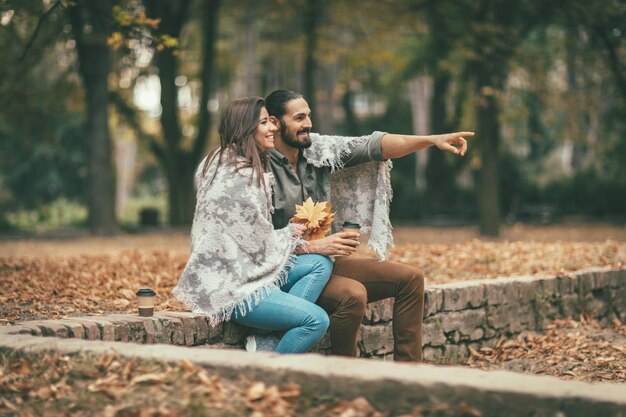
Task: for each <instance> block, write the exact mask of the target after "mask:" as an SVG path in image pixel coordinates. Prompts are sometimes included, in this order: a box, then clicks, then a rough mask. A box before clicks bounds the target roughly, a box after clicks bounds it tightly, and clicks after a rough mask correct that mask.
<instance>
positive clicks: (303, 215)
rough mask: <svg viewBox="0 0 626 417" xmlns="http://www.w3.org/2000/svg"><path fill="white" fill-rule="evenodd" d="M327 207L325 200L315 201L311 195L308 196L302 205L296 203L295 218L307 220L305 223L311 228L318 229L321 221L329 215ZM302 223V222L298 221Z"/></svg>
mask: <svg viewBox="0 0 626 417" xmlns="http://www.w3.org/2000/svg"><path fill="white" fill-rule="evenodd" d="M325 208H326V203H325V202H323V201H322V202H320V203H314V202H313V199H312V198H311V197H309V198H307V199H306V201H305V202H304V203H302V205H301V206H300V205H297V204H296V214H295V215H294V216H293V219H292V221H293V220H294V219H300V220H305V221H306V222H305V223H302V224H305V225H306V226H307V228H308V229H309V230H313V229H316V228H318V227H320V222H323V221H324V220H325V219H326V217H327V216H328V212H327V211H325V210H324V209H325ZM298 223H300V222H298Z"/></svg>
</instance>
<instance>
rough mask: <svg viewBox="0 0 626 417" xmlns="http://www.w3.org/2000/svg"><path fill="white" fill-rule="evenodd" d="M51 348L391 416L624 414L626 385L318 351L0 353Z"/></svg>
mask: <svg viewBox="0 0 626 417" xmlns="http://www.w3.org/2000/svg"><path fill="white" fill-rule="evenodd" d="M50 350H54V351H57V352H60V353H64V354H77V353H80V352H90V353H94V354H104V353H108V354H111V353H113V354H118V355H121V356H125V357H137V358H141V359H156V360H161V361H164V362H169V363H173V364H175V363H177V362H179V361H181V360H183V359H186V360H189V361H191V362H193V363H195V364H197V365H199V366H202V367H204V368H205V369H207V370H209V371H212V372H216V373H218V374H220V375H221V376H222V377H225V378H238V377H240V375H242V374H244V375H246V377H248V378H251V379H255V380H260V381H265V382H266V383H271V384H286V383H290V382H295V383H298V384H300V385H301V387H302V390H303V392H304V393H308V394H309V395H311V396H320V395H324V394H326V395H332V396H334V397H343V398H347V399H351V398H354V397H357V396H364V397H366V398H367V399H368V400H369V401H370V402H371V403H372V404H373V405H374V406H375V407H376V408H377V409H379V410H383V411H384V412H387V413H389V414H390V415H398V414H401V413H407V412H410V411H411V410H412V409H413V408H414V407H415V406H416V405H419V404H425V403H426V404H427V403H433V402H436V403H441V404H446V405H449V406H451V407H455V406H457V405H459V404H460V403H462V402H464V403H466V404H468V405H470V406H472V407H475V408H477V409H478V410H479V411H480V413H481V415H482V416H483V417H501V416H512V417H515V416H528V415H533V416H546V417H547V416H559V415H563V416H567V417H587V416H603V417H618V416H619V417H623V416H624V415H625V414H626V387H625V386H623V385H616V384H589V383H583V382H574V381H562V380H560V379H558V378H554V377H549V376H534V375H524V374H517V373H513V372H507V371H490V372H485V371H480V370H475V369H470V368H465V367H450V366H433V365H416V364H403V363H393V362H380V361H366V360H359V359H348V358H339V357H325V356H322V355H319V354H306V355H278V354H273V353H248V352H245V351H240V350H218V349H190V348H187V347H178V346H172V345H137V344H132V343H125V342H97V341H96V342H94V341H87V340H78V339H59V338H56V337H50V338H41V337H35V336H30V335H13V336H10V337H6V336H4V337H2V338H0V352H1V351H22V352H24V353H25V354H28V353H29V352H42V351H50Z"/></svg>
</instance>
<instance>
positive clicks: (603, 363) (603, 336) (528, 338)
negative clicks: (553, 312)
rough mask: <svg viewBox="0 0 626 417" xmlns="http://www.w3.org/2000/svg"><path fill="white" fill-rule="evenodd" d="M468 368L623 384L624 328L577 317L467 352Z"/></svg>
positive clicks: (625, 373)
mask: <svg viewBox="0 0 626 417" xmlns="http://www.w3.org/2000/svg"><path fill="white" fill-rule="evenodd" d="M470 353H471V356H470V358H469V360H468V362H467V364H468V365H469V366H471V367H473V368H480V369H485V370H490V369H507V370H510V371H516V372H526V373H532V374H539V375H552V376H557V377H559V378H561V379H574V380H578V381H587V382H620V383H624V382H626V326H625V325H624V324H623V323H621V322H620V321H618V320H614V321H613V323H611V325H603V324H600V323H598V322H597V321H595V320H588V319H585V317H581V320H580V321H575V320H572V319H568V320H556V321H554V322H552V323H551V324H550V325H549V327H548V330H547V332H546V333H545V334H537V333H535V332H523V333H521V334H520V335H518V336H517V337H516V338H514V339H509V340H506V339H502V340H500V341H499V342H498V344H497V345H496V346H495V347H494V348H488V347H484V348H481V349H480V350H479V351H475V350H471V351H470Z"/></svg>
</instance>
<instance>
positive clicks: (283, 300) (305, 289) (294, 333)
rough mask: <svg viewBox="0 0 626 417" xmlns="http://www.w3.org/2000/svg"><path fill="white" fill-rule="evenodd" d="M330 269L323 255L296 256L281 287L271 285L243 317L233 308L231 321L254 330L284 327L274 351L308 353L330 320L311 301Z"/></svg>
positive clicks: (317, 293)
mask: <svg viewBox="0 0 626 417" xmlns="http://www.w3.org/2000/svg"><path fill="white" fill-rule="evenodd" d="M332 269H333V263H332V262H331V260H330V259H329V258H328V257H326V256H322V255H315V254H307V255H299V256H298V258H297V261H296V264H295V266H294V268H293V269H292V270H291V271H290V272H289V274H288V277H287V282H286V283H285V284H284V285H283V286H282V287H280V289H278V288H273V289H272V290H271V291H270V294H269V295H268V296H267V297H266V298H264V299H263V300H262V301H261V302H260V303H259V304H258V305H256V306H254V307H253V308H252V311H248V312H247V313H246V315H245V316H242V315H241V313H240V312H239V310H238V309H237V310H235V313H233V316H232V320H233V321H235V322H237V323H239V324H243V325H244V326H248V327H254V328H257V329H263V330H282V331H285V330H286V332H285V334H284V335H283V337H282V339H280V342H279V343H278V346H277V347H276V352H279V353H303V352H308V351H309V350H310V349H311V348H312V347H313V346H314V345H315V344H316V343H317V342H319V340H320V339H321V338H322V336H324V333H326V330H327V329H328V325H329V323H330V321H329V318H328V314H326V312H325V311H324V310H323V309H322V308H321V307H319V306H318V305H316V304H314V303H315V301H316V300H317V298H318V297H319V296H320V294H321V293H322V290H323V289H324V287H325V286H326V283H327V282H328V279H329V278H330V273H331V272H332Z"/></svg>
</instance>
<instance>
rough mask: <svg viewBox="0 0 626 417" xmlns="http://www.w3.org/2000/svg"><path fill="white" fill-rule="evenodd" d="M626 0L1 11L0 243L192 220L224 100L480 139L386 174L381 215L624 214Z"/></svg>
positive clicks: (445, 218) (506, 217) (110, 4)
mask: <svg viewBox="0 0 626 417" xmlns="http://www.w3.org/2000/svg"><path fill="white" fill-rule="evenodd" d="M624 22H626V2H624V1H623V0H605V1H601V2H585V1H582V0H568V1H567V2H565V3H563V2H558V3H557V2H555V1H543V2H540V1H538V0H522V1H518V2H514V3H511V2H505V1H499V0H479V1H476V0H473V1H470V0H460V1H457V2H441V1H439V2H437V1H434V0H413V1H405V0H378V1H373V0H360V1H358V2H357V1H350V0H343V1H335V2H331V1H327V0H323V1H314V0H290V1H286V0H272V1H263V2H259V1H253V0H234V1H228V2H226V1H219V0H180V1H166V0H143V1H142V0H106V1H97V2H92V1H86V0H85V1H65V0H63V1H62V0H24V1H10V0H0V45H1V47H2V51H3V65H1V66H0V229H5V230H8V229H13V230H16V229H36V228H38V227H39V228H41V227H44V226H45V225H47V226H49V227H51V226H67V225H77V226H88V227H89V228H90V229H91V230H92V231H93V232H95V233H114V232H115V231H116V230H117V228H118V226H119V225H121V226H123V227H125V228H132V227H134V226H136V225H137V222H138V216H139V211H140V210H141V208H145V207H153V206H154V207H156V208H157V209H158V210H159V212H160V215H161V218H162V219H163V220H164V223H167V224H169V225H173V226H174V225H176V226H178V225H187V224H189V223H190V222H191V219H192V216H193V208H194V191H193V173H194V171H195V168H196V166H197V164H198V162H199V161H200V160H201V159H202V158H203V156H204V155H205V154H206V153H207V151H208V150H209V149H210V148H211V147H213V146H215V145H216V144H217V142H218V139H217V134H216V126H215V120H216V119H217V117H218V115H219V113H220V111H221V109H223V107H224V106H225V105H226V104H227V103H228V102H230V101H231V100H232V99H234V98H237V97H241V96H244V95H260V96H265V95H267V94H268V93H269V92H271V91H272V90H274V89H277V88H289V89H294V90H298V91H301V92H303V93H304V94H305V96H306V98H307V100H308V101H309V104H310V105H311V107H312V109H313V113H314V123H315V129H314V130H316V131H318V132H320V133H338V134H347V135H359V134H366V133H369V132H371V131H372V130H383V131H388V132H397V133H417V134H426V133H439V132H447V131H454V130H475V131H476V132H477V135H476V139H474V140H471V141H470V151H469V152H468V153H467V155H466V157H465V158H457V157H455V156H453V155H448V154H444V153H442V152H440V151H438V150H433V149H430V150H428V151H425V152H419V153H418V154H416V155H411V156H408V157H405V158H402V159H399V160H397V161H395V168H394V170H393V174H392V180H393V184H394V201H393V204H392V216H393V217H394V218H395V219H396V220H403V221H410V222H429V223H437V222H444V223H446V224H451V223H454V222H464V223H475V224H477V225H479V227H480V230H481V233H483V234H485V235H493V236H495V235H498V233H499V227H500V225H501V224H502V223H503V222H504V221H509V222H512V221H518V220H531V221H538V222H547V221H552V220H553V219H554V218H555V216H557V215H558V216H562V218H564V219H566V218H571V216H577V217H579V218H580V217H582V218H583V219H587V220H615V221H623V220H624V216H625V213H626V157H624V155H625V154H626V117H625V116H626V75H625V74H626V45H625V43H624V36H625V35H624V31H625V30H626V27H625V23H624Z"/></svg>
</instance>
